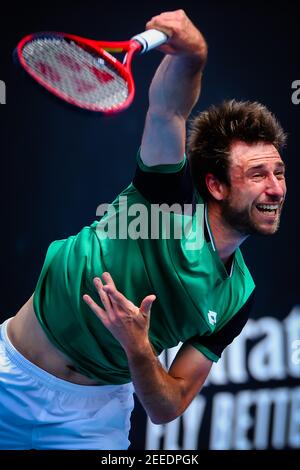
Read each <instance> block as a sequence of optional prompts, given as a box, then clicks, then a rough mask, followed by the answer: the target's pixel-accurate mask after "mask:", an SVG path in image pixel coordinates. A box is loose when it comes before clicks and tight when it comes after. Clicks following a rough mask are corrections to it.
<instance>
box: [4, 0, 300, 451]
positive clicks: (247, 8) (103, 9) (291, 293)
mask: <svg viewBox="0 0 300 470" xmlns="http://www.w3.org/2000/svg"><path fill="white" fill-rule="evenodd" d="M177 8H184V9H185V11H186V12H187V14H188V15H189V16H190V17H191V19H192V20H193V21H194V23H195V24H196V25H198V26H199V27H200V28H201V29H202V31H203V33H204V35H205V36H206V38H207V41H208V44H209V60H208V64H207V68H206V72H205V77H204V82H203V92H202V96H201V99H200V101H199V102H198V105H197V106H196V108H195V111H196V110H202V109H205V108H206V107H207V106H208V105H209V104H211V103H219V102H220V101H221V100H223V99H225V98H226V99H228V98H236V99H250V100H257V101H260V102H262V103H264V104H265V105H267V106H268V107H269V108H270V109H271V110H272V111H273V112H274V113H275V114H276V115H277V117H278V118H279V120H280V122H281V123H282V125H283V127H284V128H285V130H286V131H287V133H288V134H289V139H288V147H287V149H286V151H285V153H284V155H283V157H284V159H285V161H286V163H287V169H288V171H287V178H288V197H287V202H286V207H285V210H284V214H283V216H282V226H281V229H280V231H279V233H278V234H276V235H275V236H273V237H272V238H253V239H251V240H249V241H247V242H246V244H245V246H244V250H243V252H244V254H245V257H246V259H247V261H248V263H249V266H250V268H251V272H252V274H253V277H254V278H255V281H256V283H257V285H258V289H257V291H258V295H257V299H256V305H255V309H254V312H253V323H252V324H250V327H251V325H252V327H251V328H252V330H251V328H250V329H249V331H248V337H247V338H246V339H247V341H246V342H245V348H246V356H245V358H246V359H245V371H244V377H242V375H243V373H242V372H241V377H240V379H236V378H234V372H232V373H230V370H239V369H235V367H238V366H237V365H236V364H235V362H234V361H235V360H236V356H235V355H234V351H233V352H232V354H231V356H230V355H229V357H228V358H227V357H226V358H225V359H226V360H224V364H223V370H225V371H226V373H228V374H229V375H228V377H227V380H225V379H224V377H223V382H222V380H221V379H220V375H218V374H220V372H218V371H216V375H215V377H216V378H215V380H214V379H212V383H211V384H210V385H208V386H207V387H206V388H205V389H204V392H203V396H204V397H206V399H207V403H206V406H205V411H204V412H203V416H204V418H203V425H201V429H200V431H199V429H197V430H195V429H194V431H193V430H191V429H190V430H189V432H190V433H191V440H189V438H188V436H189V434H187V431H185V428H184V420H181V421H180V422H179V423H178V430H177V431H178V432H177V431H176V432H177V434H176V433H175V434H174V432H175V431H174V425H173V428H170V427H169V428H168V429H167V430H166V428H165V427H163V428H160V427H158V428H157V427H156V428H155V429H156V431H153V430H152V431H151V428H149V426H148V427H147V432H146V428H145V420H146V419H145V415H144V414H143V412H142V410H141V409H140V407H139V406H137V410H136V412H135V414H134V417H133V421H134V429H135V431H133V433H132V440H133V444H132V445H133V448H144V446H145V440H147V439H148V441H147V442H148V444H147V445H148V447H149V446H150V447H151V446H152V447H153V446H161V447H165V448H171V447H172V446H173V447H174V446H175V447H176V446H177V447H178V448H181V447H183V448H189V447H192V446H194V447H195V448H196V446H198V447H199V448H223V447H224V446H225V448H245V446H246V447H247V445H248V444H247V443H246V444H245V442H244V443H243V442H242V441H240V440H239V439H238V438H234V437H232V440H230V442H229V443H227V444H224V442H223V441H222V439H221V440H219V441H218V439H217V438H216V437H215V434H214V431H212V428H211V426H212V424H211V420H213V413H216V412H217V411H218V410H219V411H220V409H223V410H224V409H225V408H226V405H224V403H225V402H224V401H222V399H226V396H225V395H224V396H218V397H217V399H218V400H220V401H219V402H218V403H219V404H220V403H221V402H222V403H223V405H222V404H221V405H220V406H221V408H220V409H219V408H218V407H217V406H219V405H218V404H217V403H215V405H216V408H212V407H213V404H212V400H213V398H214V396H215V395H216V394H218V393H221V392H226V391H229V392H230V393H231V395H230V396H231V397H233V400H234V406H237V408H236V407H235V408H234V409H235V411H234V412H233V415H232V419H233V420H234V423H235V426H236V429H237V430H236V433H237V435H238V433H239V432H240V430H239V429H240V428H239V424H236V423H237V418H236V416H238V415H239V414H240V408H239V407H240V406H242V405H240V401H242V402H243V400H244V399H246V398H247V397H246V398H245V396H244V395H242V396H241V397H240V398H239V397H238V393H239V391H243V390H244V391H245V390H246V391H247V390H252V391H255V390H256V391H259V390H265V389H268V392H267V393H269V396H270V393H271V392H270V391H271V390H277V391H278V390H281V391H282V390H283V391H285V392H286V398H285V400H287V405H286V415H287V417H286V419H285V418H284V416H285V415H284V413H283V412H281V414H280V413H279V415H278V416H279V418H278V419H279V420H281V421H280V423H283V424H282V426H285V428H286V429H285V431H284V433H285V434H284V435H285V437H284V439H283V438H282V439H281V441H280V439H279V441H278V440H277V441H276V439H275V441H274V439H273V438H272V432H273V431H272V429H273V430H274V426H275V427H276V419H277V418H276V416H277V415H276V416H275V414H274V413H275V412H274V409H275V408H276V403H277V402H278V400H279V398H278V397H279V395H278V396H277V395H276V397H277V398H276V400H277V401H276V400H275V402H276V403H275V402H272V400H271V402H272V403H271V405H270V413H271V418H270V420H269V421H268V428H267V430H266V432H267V433H269V434H268V438H267V441H266V442H265V441H264V440H259V437H256V438H255V437H253V432H254V433H255V429H254V428H253V429H251V425H249V426H248V428H247V426H246V428H247V429H246V431H245V433H246V435H247V436H248V437H247V439H248V441H247V442H248V443H249V446H250V448H259V446H260V447H261V448H276V447H277V448H297V447H300V416H299V415H300V395H299V388H298V387H297V384H299V376H300V371H299V362H300V361H298V359H299V356H297V355H296V356H295V355H294V356H293V359H292V358H291V357H292V353H293V351H294V350H293V348H294V347H297V344H298V343H297V342H295V341H297V340H300V326H299V323H300V320H299V315H300V313H299V309H298V308H297V304H299V300H300V299H299V274H298V269H299V254H298V246H297V243H298V238H299V208H298V201H299V186H298V181H297V178H298V174H299V170H300V163H299V156H298V139H299V136H298V132H299V117H300V104H299V105H297V104H296V102H297V100H295V99H294V101H295V104H294V103H293V101H292V94H293V91H294V90H293V89H292V83H293V82H294V81H295V80H300V68H299V25H298V23H299V17H300V16H299V13H300V6H299V4H298V6H297V4H296V3H294V2H289V1H285V2H280V3H279V4H278V5H276V6H275V5H274V4H273V2H270V3H268V2H267V3H263V2H246V3H245V4H244V3H243V2H235V1H230V2H221V1H215V0H214V1H202V2H196V1H194V2H193V1H181V2H178V1H167V0H162V1H159V2H158V1H152V2H148V3H146V4H142V3H139V4H137V3H135V2H130V1H129V2H128V3H127V4H124V3H123V2H118V1H117V2H111V3H107V2H102V1H100V0H99V1H85V2H66V1H61V2H57V3H54V2H45V3H40V4H39V5H38V6H37V5H36V6H35V5H34V4H30V3H28V2H26V4H24V5H23V6H21V7H19V6H18V7H17V6H16V5H13V4H12V5H6V6H5V7H4V5H1V12H0V22H1V28H0V37H1V42H0V80H2V81H3V82H4V83H5V86H6V104H3V105H1V106H0V123H1V133H0V136H1V147H0V148H1V168H2V172H1V187H0V189H1V202H2V217H1V219H2V230H1V268H2V269H1V297H0V312H1V319H2V320H3V319H5V318H8V317H9V316H11V315H13V314H14V313H15V312H16V311H17V310H18V308H20V306H21V305H22V304H23V303H24V301H25V300H26V299H27V298H28V297H29V296H30V295H31V293H32V292H33V290H34V287H35V284H36V281H37V278H38V275H39V271H40V268H41V266H42V263H43V259H44V255H45V251H46V249H47V247H48V245H49V243H50V242H51V241H52V240H54V239H60V238H65V237H67V236H68V235H70V234H73V233H76V232H78V231H79V230H80V228H81V227H82V226H83V225H87V224H90V223H91V222H92V221H93V220H94V219H95V212H96V207H97V206H98V204H100V203H102V202H108V201H110V200H112V198H113V197H114V196H115V195H116V194H117V193H118V192H119V191H120V190H121V189H122V188H124V187H125V185H127V184H128V183H129V182H130V180H131V178H132V174H133V171H134V167H135V154H136V151H137V148H138V146H139V143H140V139H141V135H142V130H143V120H144V116H145V111H146V107H147V90H148V86H149V84H150V80H151V77H152V75H153V73H154V70H155V67H156V66H157V65H158V63H159V61H160V60H161V54H160V53H159V52H157V51H153V52H151V53H149V54H147V55H145V56H142V57H139V58H137V59H136V61H135V63H134V67H133V68H134V73H135V78H136V87H137V92H136V98H135V101H134V103H133V105H132V106H131V107H130V109H128V110H127V111H126V112H124V113H122V114H120V115H118V116H116V117H113V118H112V117H111V118H99V117H98V116H95V115H90V114H85V113H81V112H78V111H76V110H74V109H71V108H66V107H64V106H63V105H62V104H61V103H60V102H59V101H56V100H55V99H53V98H51V97H49V96H48V95H47V94H46V93H42V92H40V91H39V90H38V89H37V87H36V85H34V84H32V83H30V81H27V80H24V79H23V77H22V76H21V75H20V73H19V72H18V70H17V69H16V68H15V67H14V65H13V62H12V51H13V49H14V47H15V45H16V44H17V42H18V41H19V40H20V39H21V38H22V37H23V36H24V35H26V34H28V33H30V32H35V31H43V30H53V31H55V30H56V31H66V32H70V33H74V34H78V35H82V36H86V37H91V38H95V39H97V38H99V39H108V40H109V39H111V40H117V39H127V38H128V37H130V36H131V35H134V34H136V33H138V32H140V31H142V30H143V29H144V25H145V22H146V21H147V20H148V19H150V18H151V16H153V15H155V14H157V13H160V12H162V11H166V10H174V9H177ZM294 96H295V95H294ZM291 312H292V316H290V317H289V315H290V313H291ZM260 318H261V319H263V320H264V319H265V320H264V321H265V323H260V322H259V319H260ZM288 318H289V319H290V321H288ZM272 319H273V323H272V321H271V320H272ZM274 322H275V323H274ZM291 322H292V323H291ZM255 325H256V326H255ZM272 325H273V326H274V325H275V326H274V328H275V329H276V328H277V330H276V331H277V333H274V334H272V328H273V326H272ZM253 328H254V329H255V328H257V329H256V330H255V332H254V333H253ZM250 330H251V331H252V333H251V331H250ZM288 331H290V334H287V332H288ZM291 331H292V332H291ZM251 335H252V336H251ZM276 335H277V336H276ZM276 338H277V340H278V341H277V340H276ZM264 339H265V340H266V341H268V339H269V343H268V344H266V343H263V341H264ZM260 341H262V342H260ZM276 341H277V342H276ZM255 347H256V348H258V349H256V352H255ZM251 348H252V356H251ZM253 348H254V349H253ZM259 348H260V350H259ZM268 348H269V349H268ZM272 348H273V350H272ZM278 348H281V349H280V351H281V352H280V354H281V356H280V355H279V356H278ZM240 351H241V350H240V349H239V350H238V351H237V354H240ZM295 352H297V351H294V353H295ZM274 354H275V358H276V357H277V359H278V358H279V359H280V358H281V359H282V361H283V362H282V370H281V372H280V371H279V372H278V371H277V372H276V371H275V369H276V366H274V367H275V369H274V370H273V375H272V371H271V372H270V370H269V372H270V373H269V375H268V365H270V361H271V362H272V355H273V356H274ZM251 357H252V359H251ZM257 357H258V358H259V360H261V362H262V366H263V365H264V366H265V367H266V372H265V374H266V375H265V376H264V370H263V369H262V372H261V373H260V372H258V373H257V374H256V372H255V370H256V369H255V367H256V366H253V363H254V364H255V363H256V362H257V361H256V359H257ZM277 359H275V360H277ZM279 359H278V360H279ZM249 361H250V362H249ZM251 361H252V362H251ZM251 364H252V366H251ZM291 364H292V365H291ZM221 365H222V364H221ZM271 365H272V364H271ZM290 366H291V367H290ZM251 367H252V369H251ZM218 368H219V369H218V370H220V366H218ZM230 368H231V369H230ZM254 369H255V370H254ZM237 374H238V373H237ZM218 377H219V378H218ZM220 380H221V382H220ZM285 392H282V393H285ZM276 393H277V392H276ZM278 393H279V392H278ZM291 395H292V396H293V397H294V398H293V400H292V398H291ZM230 396H228V397H227V398H230ZM280 396H281V395H280ZM243 397H244V398H243ZM252 398H253V397H252ZM255 400H256V398H255V399H254V401H255ZM279 401H280V400H279ZM229 402H230V400H229V401H228V403H229ZM250 402H251V400H250V401H249V403H250ZM283 402H284V399H283ZM251 403H252V402H251ZM251 403H250V404H249V410H250V411H249V413H250V414H249V416H252V418H251V419H254V420H255V419H256V420H259V419H261V420H262V421H263V419H262V418H258V416H260V415H259V413H258V412H257V411H255V409H257V408H256V405H255V404H254V403H252V404H251ZM255 403H257V402H256V401H255ZM274 403H275V405H274ZM200 405H201V403H200ZM203 406H204V405H203ZM222 406H223V408H222ZM224 406H225V408H224ZM228 406H229V407H230V405H228ZM200 408H201V406H200ZM226 409H227V408H226ZM262 409H263V410H266V409H267V408H264V407H263V408H262ZM280 409H282V408H280ZM291 410H292V411H293V416H294V418H293V419H294V421H293V422H292V418H291V416H290V415H291V413H290V411H291ZM197 412H198V413H200V411H199V409H198V411H197ZM272 413H273V414H272ZM196 416H198V415H197V414H196ZM199 416H200V414H199ZM255 416H256V418H255ZM295 419H296V421H295ZM187 420H188V418H187ZM199 422H200V417H199V420H198V424H199ZM274 422H275V424H274ZM257 426H259V423H258V424H257ZM252 427H253V426H252ZM209 429H210V432H208V430H209ZM153 432H154V433H156V434H157V433H161V434H162V437H161V439H160V438H157V439H156V441H155V442H156V444H154V441H153V440H151V438H149V435H150V436H151V435H153ZM185 432H186V436H187V437H186V438H184V433H185ZM195 432H197V433H198V434H197V436H198V437H197V439H196V441H197V442H196V443H195V442H194V441H195V439H194V437H193V436H194V435H195ZM147 433H148V434H147ZM151 433H152V434H151ZM164 433H169V434H168V436H169V438H168V437H166V436H167V434H164ZM170 433H171V434H170ZM172 433H173V434H172ZM297 433H298V434H297ZM146 434H147V435H146ZM291 434H293V436H294V438H293V437H292V438H291V437H290V436H291ZM147 436H148V437H147ZM170 436H171V437H170ZM172 436H173V437H172ZM176 436H177V437H176ZM295 436H296V437H295ZM168 439H171V441H172V439H173V441H172V442H171V441H168ZM170 442H171V443H170ZM174 442H175V443H174ZM216 442H217V443H216ZM218 442H219V444H218ZM220 442H221V444H220ZM222 442H223V444H222ZM274 442H275V444H274ZM276 442H277V444H276ZM278 442H279V444H278ZM218 446H219V447H218ZM226 446H227V447H226Z"/></svg>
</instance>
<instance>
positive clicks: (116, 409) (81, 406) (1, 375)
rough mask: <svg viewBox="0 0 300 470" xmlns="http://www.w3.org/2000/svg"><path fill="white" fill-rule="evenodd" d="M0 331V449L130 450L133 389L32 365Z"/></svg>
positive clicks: (3, 330) (130, 384)
mask: <svg viewBox="0 0 300 470" xmlns="http://www.w3.org/2000/svg"><path fill="white" fill-rule="evenodd" d="M8 321H9V320H6V321H5V322H4V323H3V324H2V325H1V327H0V328H1V330H0V334H1V336H0V449H73V450H80V449H93V450H116V449H127V448H128V446H129V444H130V442H129V440H128V434H129V429H130V415H131V411H132V409H133V405H134V401H133V385H132V383H128V384H125V385H102V386H99V385H96V386H94V385H91V386H90V385H77V384H73V383H71V382H67V381H66V380H62V379H58V378H57V377H55V376H53V375H51V374H49V373H48V372H46V371H44V370H43V369H41V368H39V367H37V366H36V365H35V364H32V363H31V362H30V361H28V360H27V359H26V358H25V357H24V356H22V354H20V353H19V352H18V351H17V350H16V348H15V347H14V346H13V345H12V343H11V342H10V340H9V338H8V336H7V332H6V329H7V323H8Z"/></svg>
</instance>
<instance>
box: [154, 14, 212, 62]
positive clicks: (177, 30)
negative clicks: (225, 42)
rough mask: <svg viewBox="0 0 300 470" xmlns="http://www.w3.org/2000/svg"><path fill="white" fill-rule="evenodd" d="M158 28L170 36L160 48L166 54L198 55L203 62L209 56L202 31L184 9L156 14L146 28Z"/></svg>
mask: <svg viewBox="0 0 300 470" xmlns="http://www.w3.org/2000/svg"><path fill="white" fill-rule="evenodd" d="M151 28H154V29H158V30H160V31H163V32H164V33H166V34H167V35H168V36H169V40H168V42H167V43H166V44H164V45H163V46H160V48H159V50H160V51H162V52H164V53H165V54H183V55H184V54H185V55H198V56H199V57H200V58H201V60H202V61H203V64H205V62H206V58H207V44H206V42H205V39H204V37H203V35H202V34H201V32H200V31H199V30H198V29H197V28H196V27H195V25H194V24H193V23H192V22H191V20H190V19H189V18H188V17H187V16H186V14H185V12H184V11H183V10H176V11H169V12H166V13H161V14H160V15H157V16H154V17H153V18H152V19H151V20H150V21H148V23H147V24H146V29H151Z"/></svg>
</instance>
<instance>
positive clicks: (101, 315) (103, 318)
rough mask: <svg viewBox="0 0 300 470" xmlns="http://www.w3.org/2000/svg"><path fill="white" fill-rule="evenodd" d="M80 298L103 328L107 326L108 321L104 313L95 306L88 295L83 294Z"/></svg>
mask: <svg viewBox="0 0 300 470" xmlns="http://www.w3.org/2000/svg"><path fill="white" fill-rule="evenodd" d="M82 298H83V300H84V302H85V303H86V304H87V305H88V306H89V307H90V309H91V310H92V311H93V312H94V313H95V314H96V315H97V317H98V318H99V319H100V320H101V321H102V323H103V324H104V326H107V325H108V324H109V320H108V317H107V313H106V311H105V310H104V309H103V308H101V307H99V305H98V304H96V302H94V300H93V299H92V298H91V297H90V296H89V295H88V294H84V295H83V296H82Z"/></svg>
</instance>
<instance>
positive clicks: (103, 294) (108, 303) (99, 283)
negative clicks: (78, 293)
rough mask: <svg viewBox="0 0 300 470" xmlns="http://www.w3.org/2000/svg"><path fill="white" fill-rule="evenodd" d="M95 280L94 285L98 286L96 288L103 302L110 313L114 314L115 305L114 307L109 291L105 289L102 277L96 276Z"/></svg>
mask: <svg viewBox="0 0 300 470" xmlns="http://www.w3.org/2000/svg"><path fill="white" fill-rule="evenodd" d="M93 280H94V285H95V287H96V290H97V292H98V294H99V297H100V299H101V301H102V304H103V306H104V308H105V310H106V311H107V313H108V314H109V315H112V310H113V307H112V304H111V301H110V298H109V297H108V295H107V293H106V292H105V291H104V290H103V287H104V286H103V284H102V281H101V279H100V278H99V277H95V278H94V279H93Z"/></svg>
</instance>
